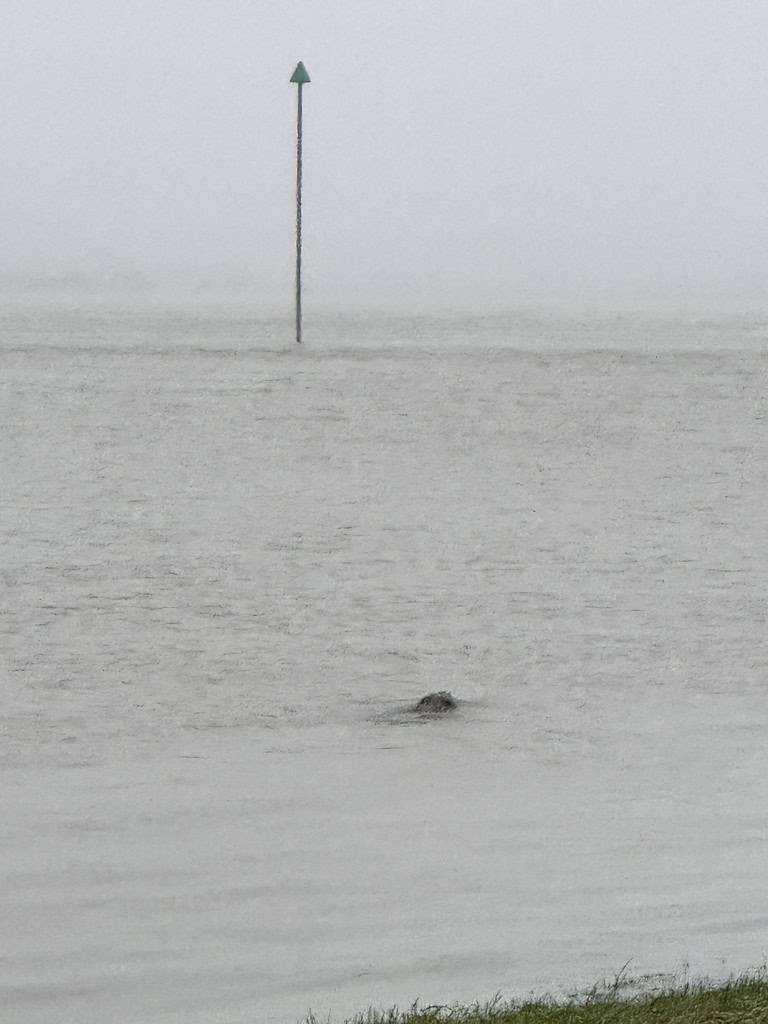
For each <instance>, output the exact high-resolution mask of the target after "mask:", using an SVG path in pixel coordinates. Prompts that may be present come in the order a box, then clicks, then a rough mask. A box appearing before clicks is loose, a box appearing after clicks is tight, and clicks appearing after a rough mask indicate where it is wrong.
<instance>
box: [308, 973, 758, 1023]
mask: <svg viewBox="0 0 768 1024" xmlns="http://www.w3.org/2000/svg"><path fill="white" fill-rule="evenodd" d="M632 988H633V984H632V981H631V979H630V980H622V981H621V982H619V981H618V980H617V983H615V984H613V985H609V986H601V987H600V989H599V990H598V989H597V987H596V988H595V989H593V990H592V991H591V992H590V993H588V994H586V995H584V996H581V997H578V998H576V997H574V998H573V999H571V1000H568V1001H556V1000H552V999H543V1000H537V1001H535V1002H502V1001H500V1000H494V1001H493V1002H491V1003H489V1004H487V1005H486V1006H482V1005H474V1006H428V1007H419V1006H418V1005H417V1006H413V1007H412V1008H411V1009H410V1010H398V1009H392V1010H386V1011H369V1012H368V1013H366V1014H362V1015H359V1016H357V1017H355V1018H354V1024H737V1022H740V1021H744V1022H745V1024H768V975H767V974H765V973H764V972H763V973H761V974H760V975H756V974H752V975H747V976H744V977H741V978H737V979H733V980H731V981H729V982H727V983H725V984H722V985H717V986H714V985H712V986H710V985H707V984H693V983H689V984H685V985H681V986H680V987H677V988H671V989H668V990H666V991H663V992H657V993H646V994H642V995H628V994H627V993H628V991H631V990H632ZM307 1024H321V1022H320V1020H319V1019H318V1018H317V1017H314V1016H313V1015H310V1016H309V1017H308V1018H307ZM350 1024H351V1022H350Z"/></svg>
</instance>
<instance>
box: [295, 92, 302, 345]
mask: <svg viewBox="0 0 768 1024" xmlns="http://www.w3.org/2000/svg"><path fill="white" fill-rule="evenodd" d="M301 89H302V83H301V82H299V109H298V116H297V119H296V343H297V344H298V345H300V344H301Z"/></svg>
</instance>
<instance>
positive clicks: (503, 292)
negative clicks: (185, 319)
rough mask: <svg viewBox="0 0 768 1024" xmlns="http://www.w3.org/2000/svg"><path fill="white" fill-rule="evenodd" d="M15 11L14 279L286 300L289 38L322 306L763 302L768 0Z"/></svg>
mask: <svg viewBox="0 0 768 1024" xmlns="http://www.w3.org/2000/svg"><path fill="white" fill-rule="evenodd" d="M10 20H11V24H10V26H9V30H8V31H7V32H6V33H5V34H4V41H3V42H2V43H0V48H2V50H3V51H4V52H3V54H2V60H1V61H0V84H2V88H3V92H4V95H5V96H6V106H7V112H6V116H5V118H4V119H3V121H2V124H0V143H1V144H2V146H3V152H4V154H5V155H6V167H5V171H4V175H3V181H2V184H1V185H0V215H1V216H2V223H3V225H4V230H3V243H2V246H0V288H2V291H3V293H4V294H6V295H7V294H8V293H11V294H13V293H14V292H16V293H19V294H22V293H24V292H28V291H30V290H31V291H35V290H37V291H42V292H44V291H46V290H48V291H50V290H51V289H54V290H55V289H56V288H61V287H64V288H74V289H75V290H77V289H81V290H85V291H89V290H90V291H94V290H95V291H98V290H99V289H106V290H110V289H112V290H114V289H117V290H119V291H122V292H123V293H125V294H130V293H137V294H141V292H142V291H146V292H152V291H154V292H157V293H158V294H163V293H165V292H172V291H180V292H183V291H184V290H185V289H188V290H189V291H190V292H191V293H194V292H195V290H198V289H200V288H201V287H203V288H206V287H207V288H209V290H210V291H211V292H212V293H215V292H216V291H217V290H219V291H222V292H227V291H242V292H244V293H248V292H250V294H251V295H252V297H253V301H254V303H255V304H256V305H257V306H261V305H265V304H266V305H270V306H272V307H275V308H286V309H288V308H290V305H291V302H292V289H293V256H294V237H293V232H294V212H295V211H294V203H295V197H294V188H295V165H294V159H295V104H296V87H295V86H293V85H291V84H290V83H289V77H290V74H291V71H292V70H293V67H294V66H295V63H296V61H297V60H298V59H301V60H303V61H304V62H305V64H306V66H307V69H308V71H309V73H310V75H311V78H312V81H311V84H310V85H308V86H307V87H306V89H305V94H304V284H305V289H306V300H307V313H308V314H309V313H310V312H311V309H312V308H313V306H315V307H316V308H319V309H346V308H360V307H369V306H370V307H375V308H385V309H386V308H392V309H393V310H395V309H408V308H425V309H432V310H435V309H437V310H439V309H442V308H446V309H450V308H454V307H456V306H460V307H461V308H468V309H469V308H471V309H477V310H482V309H484V308H492V309H501V308H511V307H514V306H515V305H516V304H517V303H518V301H519V297H520V296H521V295H522V296H525V295H529V296H530V295H535V296H537V297H538V298H537V299H536V301H537V302H542V303H546V302H547V300H548V297H551V299H552V301H558V296H560V297H561V298H562V301H563V302H567V301H569V300H568V298H567V297H569V296H570V297H572V298H573V300H574V301H593V302H598V303H600V304H603V305H605V306H606V307H610V306H613V305H621V304H622V303H624V302H630V304H631V303H632V302H634V303H638V302H645V301H648V300H652V299H653V300H656V301H657V302H658V303H660V304H661V305H663V306H664V307H665V308H669V309H674V308H676V307H679V308H681V309H685V308H698V307H699V306H701V305H702V304H709V305H717V302H718V301H722V302H723V303H724V304H725V305H726V306H732V305H734V304H738V302H739V301H741V297H742V296H751V297H752V298H751V299H750V300H749V301H750V304H751V305H759V304H760V301H759V299H760V295H761V292H762V290H763V288H764V283H765V279H766V272H768V253H767V252H766V245H765V238H766V233H767V232H766V229H767V228H768V212H767V211H766V205H765V202H764V198H763V193H764V188H765V185H764V182H765V177H766V164H768V160H767V159H766V157H768V144H766V143H765V141H764V133H763V130H762V124H763V120H764V117H763V109H762V107H763V92H764V88H763V82H764V77H765V65H766V58H765V55H764V53H763V49H762V40H763V39H764V37H765V31H766V29H768V11H766V9H765V8H764V7H763V6H761V5H760V4H758V3H756V2H751V0H745V2H743V3H741V4H740V5H739V7H738V9H737V10H733V9H730V8H729V9H727V10H726V9H725V8H724V7H723V6H722V5H719V4H717V3H714V2H704V3H695V4H694V3H689V2H683V3H679V4H676V5H674V8H670V9H668V8H666V7H665V8H655V9H650V10H649V9H648V6H647V5H644V4H641V3H639V2H635V0H633V2H630V3H628V4H624V5H622V7H621V10H620V11H618V10H616V9H615V8H613V7H610V6H608V5H606V4H604V3H600V2H593V0H590V2H586V3H583V4H580V5H578V9H574V8H573V6H572V5H569V4H567V3H565V2H563V0H557V2H553V3H551V4H548V5H546V6H542V5H537V4H533V3H531V2H529V0H521V2H519V3H513V4H509V3H501V2H497V0H489V2H486V3H483V4H480V5H479V6H478V5H474V6H473V8H472V10H471V11H468V10H467V9H466V8H465V6H464V5H459V4H449V5H446V4H442V5H440V7H439V8H438V7H437V6H436V5H435V6H432V5H427V6H426V7H425V6H424V5H420V7H419V9H418V10H414V9H412V8H411V6H409V5H407V4H405V3H395V4H393V5H389V6H388V7H386V8H382V7H381V6H380V5H377V4H373V3H371V2H368V0H366V2H364V3H362V4H351V3H349V2H348V0H333V2H332V3H330V4H329V5H326V7H325V8H324V9H323V11H322V12H318V11H317V10H313V9H310V8H308V7H305V5H302V4H298V3H296V4H289V5H287V6H284V7H281V9H280V10H279V11H278V10H272V9H270V8H269V7H263V6H262V7H260V8H258V9H256V10H254V9H252V8H251V7H249V6H248V5H245V4H243V3H240V2H239V0H232V2H228V3H225V4H224V5H222V6H220V7H218V8H217V10H216V13H215V15H213V14H209V13H207V12H206V11H194V12H190V11H188V10H187V9H186V8H185V7H184V5H181V4H179V3H175V2H174V3H171V4H169V5H165V6H164V7H163V9H162V10H156V9H154V8H152V7H150V6H149V5H148V4H145V3H141V2H138V3H134V4H131V5H129V6H128V7H125V8H122V9H120V10H119V11H117V10H114V11H111V10H107V11H104V10H103V9H102V8H101V7H99V6H97V5H96V4H95V2H94V0H81V2H79V3H76V4H74V5H73V6H71V7H70V8H68V9H67V12H66V13H65V14H62V13H61V12H60V11H59V10H58V9H57V8H56V6H55V5H53V4H51V3H50V2H49V0H42V2H40V3H37V4H34V5H30V6H25V7H24V8H22V7H21V6H18V7H17V8H16V9H15V11H13V12H12V13H11V16H10Z"/></svg>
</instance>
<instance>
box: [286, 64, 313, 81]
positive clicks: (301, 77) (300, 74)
mask: <svg viewBox="0 0 768 1024" xmlns="http://www.w3.org/2000/svg"><path fill="white" fill-rule="evenodd" d="M291 81H292V82H296V84H297V85H306V83H307V82H311V81H312V79H311V78H310V77H309V72H308V71H307V69H306V68H305V67H304V61H303V60H300V61H299V63H298V64H297V65H296V70H295V71H294V72H293V74H292V75H291Z"/></svg>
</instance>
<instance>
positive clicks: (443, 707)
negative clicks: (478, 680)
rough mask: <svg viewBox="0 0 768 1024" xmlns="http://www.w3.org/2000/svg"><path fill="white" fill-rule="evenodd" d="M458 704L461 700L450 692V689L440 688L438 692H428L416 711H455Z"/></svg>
mask: <svg viewBox="0 0 768 1024" xmlns="http://www.w3.org/2000/svg"><path fill="white" fill-rule="evenodd" d="M458 706H459V702H458V701H457V700H456V698H455V697H454V696H453V694H452V693H449V692H448V690H440V691H439V692H438V693H428V694H427V695H426V696H425V697H422V698H421V700H420V701H419V703H418V704H417V705H416V707H415V708H414V711H427V712H434V711H437V712H441V711H455V710H456V708H457V707H458Z"/></svg>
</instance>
